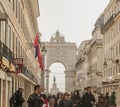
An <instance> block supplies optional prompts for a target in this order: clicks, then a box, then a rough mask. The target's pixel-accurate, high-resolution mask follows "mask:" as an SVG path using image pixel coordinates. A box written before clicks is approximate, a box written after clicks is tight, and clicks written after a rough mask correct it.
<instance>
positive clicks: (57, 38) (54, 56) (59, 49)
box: [42, 31, 77, 91]
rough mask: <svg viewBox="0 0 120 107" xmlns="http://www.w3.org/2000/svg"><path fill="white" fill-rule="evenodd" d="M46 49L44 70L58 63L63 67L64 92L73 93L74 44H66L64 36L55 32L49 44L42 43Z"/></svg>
mask: <svg viewBox="0 0 120 107" xmlns="http://www.w3.org/2000/svg"><path fill="white" fill-rule="evenodd" d="M42 45H43V46H45V48H46V49H47V54H46V61H45V62H46V70H49V68H50V66H51V65H52V64H53V63H55V62H60V63H62V64H63V65H64V67H65V91H73V89H74V85H75V84H74V74H75V63H76V49H77V46H76V44H75V43H71V42H66V41H65V38H64V36H63V35H62V34H61V33H60V32H59V31H57V32H56V33H55V34H54V35H53V36H52V37H51V40H50V42H44V43H42Z"/></svg>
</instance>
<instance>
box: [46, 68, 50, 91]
mask: <svg viewBox="0 0 120 107" xmlns="http://www.w3.org/2000/svg"><path fill="white" fill-rule="evenodd" d="M45 72H46V93H49V73H50V70H47V69H46V70H45Z"/></svg>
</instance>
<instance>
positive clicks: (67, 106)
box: [59, 92, 72, 107]
mask: <svg viewBox="0 0 120 107" xmlns="http://www.w3.org/2000/svg"><path fill="white" fill-rule="evenodd" d="M69 96H70V94H69V93H68V92H65V93H64V96H63V99H62V100H61V101H60V104H59V107H72V100H71V99H70V97H69Z"/></svg>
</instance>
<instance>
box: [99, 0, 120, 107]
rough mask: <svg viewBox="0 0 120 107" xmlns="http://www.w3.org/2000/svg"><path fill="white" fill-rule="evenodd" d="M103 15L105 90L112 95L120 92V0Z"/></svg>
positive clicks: (113, 0)
mask: <svg viewBox="0 0 120 107" xmlns="http://www.w3.org/2000/svg"><path fill="white" fill-rule="evenodd" d="M103 15H104V25H103V27H102V29H101V32H102V34H103V35H104V84H103V90H104V92H109V93H112V92H113V91H115V92H117V91H118V90H120V89H119V82H120V76H119V73H120V64H119V60H120V0H111V1H110V3H109V4H108V5H107V7H106V8H105V10H104V11H103ZM106 65H107V66H106ZM117 95H118V94H117ZM119 97H120V95H119ZM118 99H119V98H118ZM118 102H120V101H118ZM119 106H120V105H119ZM119 106H118V107H119Z"/></svg>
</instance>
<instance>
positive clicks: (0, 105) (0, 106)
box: [0, 79, 3, 107]
mask: <svg viewBox="0 0 120 107" xmlns="http://www.w3.org/2000/svg"><path fill="white" fill-rule="evenodd" d="M0 97H1V104H0V107H2V106H3V79H1V95H0Z"/></svg>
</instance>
